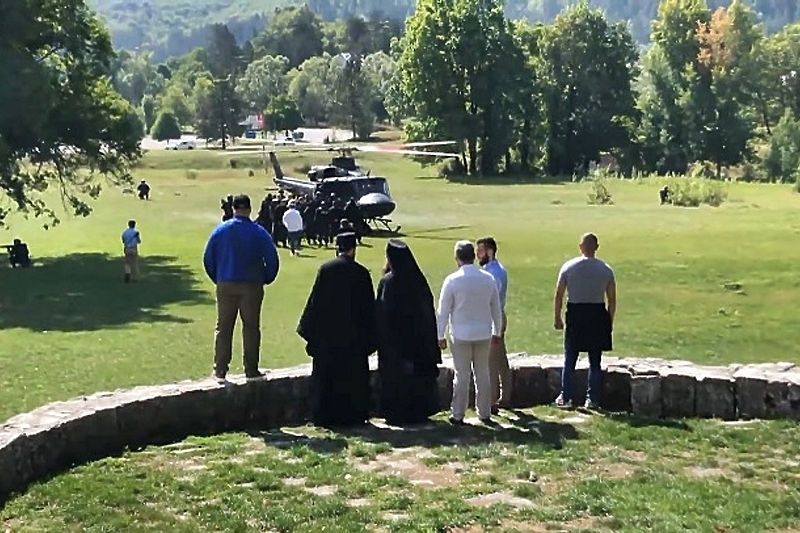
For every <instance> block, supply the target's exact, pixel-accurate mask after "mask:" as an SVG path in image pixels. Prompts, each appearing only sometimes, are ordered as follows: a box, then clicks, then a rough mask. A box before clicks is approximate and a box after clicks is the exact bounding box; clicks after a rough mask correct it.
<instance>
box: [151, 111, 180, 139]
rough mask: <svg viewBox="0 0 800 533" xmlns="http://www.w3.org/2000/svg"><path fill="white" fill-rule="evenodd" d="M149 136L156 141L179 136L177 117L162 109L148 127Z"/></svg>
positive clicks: (178, 137)
mask: <svg viewBox="0 0 800 533" xmlns="http://www.w3.org/2000/svg"><path fill="white" fill-rule="evenodd" d="M150 136H151V137H152V138H153V139H155V140H157V141H166V140H169V139H180V138H181V127H180V124H178V119H177V118H175V115H173V114H172V113H170V112H169V111H162V112H161V114H160V115H158V118H157V119H156V121H155V123H154V124H153V127H152V128H151V129H150Z"/></svg>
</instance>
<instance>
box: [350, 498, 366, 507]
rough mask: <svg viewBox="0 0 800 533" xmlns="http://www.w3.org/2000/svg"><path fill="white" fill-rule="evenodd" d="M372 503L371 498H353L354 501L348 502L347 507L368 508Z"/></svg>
mask: <svg viewBox="0 0 800 533" xmlns="http://www.w3.org/2000/svg"><path fill="white" fill-rule="evenodd" d="M370 503H372V502H371V501H370V499H369V498H353V499H352V500H347V505H349V506H350V507H366V506H368V505H369V504H370Z"/></svg>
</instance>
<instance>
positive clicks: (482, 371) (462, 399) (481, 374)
mask: <svg viewBox="0 0 800 533" xmlns="http://www.w3.org/2000/svg"><path fill="white" fill-rule="evenodd" d="M490 343H491V341H490V340H489V339H486V340H482V341H460V340H457V339H453V345H452V346H451V347H450V353H452V354H453V366H454V367H455V376H454V377H453V402H452V403H451V405H450V409H451V411H452V414H453V418H455V419H456V420H463V419H464V413H465V412H466V410H467V405H468V404H469V384H470V375H471V374H473V373H474V374H475V408H476V410H477V411H478V418H489V417H490V416H491V414H492V399H491V396H490V394H491V390H490V389H491V384H490V382H489V345H490Z"/></svg>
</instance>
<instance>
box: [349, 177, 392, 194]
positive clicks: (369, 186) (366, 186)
mask: <svg viewBox="0 0 800 533" xmlns="http://www.w3.org/2000/svg"><path fill="white" fill-rule="evenodd" d="M356 183H357V187H358V192H359V194H361V195H364V194H370V193H379V194H385V195H386V196H389V184H388V183H386V180H385V179H384V178H368V179H364V180H358V181H357V182H356Z"/></svg>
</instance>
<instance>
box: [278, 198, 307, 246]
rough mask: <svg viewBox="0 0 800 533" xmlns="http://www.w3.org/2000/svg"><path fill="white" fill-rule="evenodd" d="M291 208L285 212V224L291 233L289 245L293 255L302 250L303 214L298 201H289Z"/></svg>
mask: <svg viewBox="0 0 800 533" xmlns="http://www.w3.org/2000/svg"><path fill="white" fill-rule="evenodd" d="M288 207H289V209H287V210H286V212H285V213H284V214H283V220H282V222H283V225H284V226H286V231H287V232H288V233H289V247H290V248H291V250H292V255H295V254H296V253H297V252H298V251H299V250H300V240H301V239H302V238H303V215H301V214H300V211H298V210H297V203H296V202H295V201H294V200H292V201H290V202H289V206H288Z"/></svg>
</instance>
